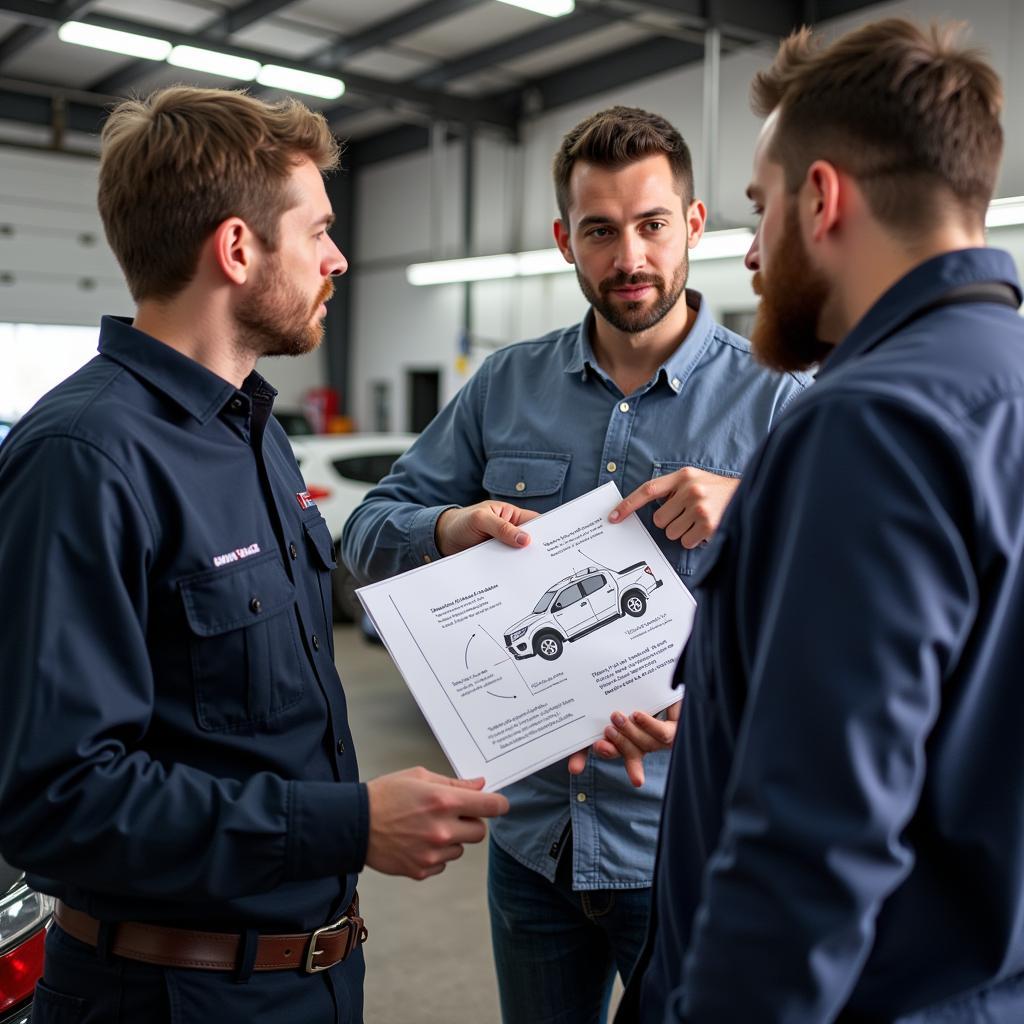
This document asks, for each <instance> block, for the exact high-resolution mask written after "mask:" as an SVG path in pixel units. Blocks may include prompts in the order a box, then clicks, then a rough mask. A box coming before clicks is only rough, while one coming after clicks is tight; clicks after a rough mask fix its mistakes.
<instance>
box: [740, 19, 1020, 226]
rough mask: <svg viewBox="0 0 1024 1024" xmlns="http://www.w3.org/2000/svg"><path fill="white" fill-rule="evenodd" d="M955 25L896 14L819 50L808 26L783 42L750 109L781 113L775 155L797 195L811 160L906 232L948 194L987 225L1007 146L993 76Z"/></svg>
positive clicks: (924, 221)
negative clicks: (961, 42)
mask: <svg viewBox="0 0 1024 1024" xmlns="http://www.w3.org/2000/svg"><path fill="white" fill-rule="evenodd" d="M960 28H961V26H959V25H957V24H945V25H933V26H931V28H930V29H928V30H923V29H921V28H919V27H918V26H916V25H914V24H912V23H911V22H909V21H906V20H904V19H902V18H887V19H884V20H881V21H875V22H872V23H871V24H868V25H864V26H863V27H862V28H859V29H856V30H854V31H852V32H849V33H847V34H846V35H844V36H842V37H840V38H839V39H837V40H836V41H835V42H833V43H832V44H831V45H828V46H822V45H820V43H819V41H818V39H817V38H816V37H815V36H813V35H812V33H811V31H810V30H809V29H806V28H804V29H801V30H800V31H798V32H794V33H793V35H791V36H790V37H789V38H788V39H786V40H784V41H783V43H782V45H781V46H780V47H779V52H778V54H777V55H776V57H775V61H774V63H773V64H772V66H771V68H769V69H768V70H767V71H762V72H761V73H760V74H758V75H757V76H756V77H755V78H754V81H753V85H752V87H751V105H752V106H753V108H754V111H755V113H757V114H760V115H761V116H767V115H768V114H769V113H771V112H772V111H773V110H775V109H776V108H778V111H779V113H778V124H777V126H776V131H775V135H774V137H773V142H772V148H771V150H770V155H771V157H772V158H773V159H774V160H777V161H778V162H780V163H781V164H782V166H783V169H784V172H785V176H786V186H787V188H788V189H789V190H790V191H791V192H795V191H796V190H797V189H799V188H800V185H801V184H802V183H803V180H804V177H805V176H806V174H807V168H808V167H809V166H810V165H811V164H812V163H813V162H814V161H815V160H817V159H825V160H828V161H829V162H831V163H834V164H835V165H836V166H837V167H838V168H839V169H841V170H844V171H845V172H846V173H848V174H850V175H851V176H852V177H853V178H855V179H856V181H857V182H858V184H859V185H860V187H861V189H862V190H863V192H864V196H865V198H866V200H867V202H868V205H869V206H870V208H871V211H872V213H873V214H874V215H875V217H877V218H878V219H879V220H881V221H883V222H885V223H886V224H887V225H888V226H889V227H890V228H892V229H893V230H894V231H896V232H898V233H903V234H910V233H912V232H914V231H916V230H919V229H921V228H923V227H925V226H926V225H928V224H929V223H934V217H935V214H936V212H937V210H938V208H939V205H940V204H942V203H944V202H948V201H950V200H952V202H953V203H955V204H958V205H959V206H960V207H961V209H962V210H963V211H964V212H965V213H966V214H967V216H968V218H969V220H970V221H971V222H972V223H974V224H977V223H978V222H979V221H980V222H981V223H984V218H985V210H986V208H987V206H988V203H989V200H990V199H991V197H992V192H993V190H994V188H995V183H996V176H997V174H998V172H999V162H1000V159H1001V157H1002V151H1003V130H1002V126H1001V125H1000V123H999V115H1000V113H1001V111H1002V106H1003V90H1002V85H1001V83H1000V81H999V76H998V75H997V74H996V73H995V71H994V70H993V69H992V67H991V65H989V64H988V63H987V62H986V61H985V60H984V58H983V57H982V55H981V54H980V53H979V52H978V51H976V50H967V49H963V48H960V47H959V46H958V45H957V40H958V36H959V32H960Z"/></svg>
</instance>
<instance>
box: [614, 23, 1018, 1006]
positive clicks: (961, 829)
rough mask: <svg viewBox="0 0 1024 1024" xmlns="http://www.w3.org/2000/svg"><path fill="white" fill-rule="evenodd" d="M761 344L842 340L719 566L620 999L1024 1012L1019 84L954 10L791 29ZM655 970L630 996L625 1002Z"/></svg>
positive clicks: (762, 268) (785, 348)
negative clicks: (650, 900) (994, 228)
mask: <svg viewBox="0 0 1024 1024" xmlns="http://www.w3.org/2000/svg"><path fill="white" fill-rule="evenodd" d="M753 94H754V101H755V108H756V110H757V112H758V113H759V114H761V115H762V116H763V115H767V120H766V122H765V125H764V128H763V130H762V132H761V136H760V139H759V141H758V145H757V151H756V155H755V158H754V172H753V180H752V183H751V185H750V188H749V194H750V197H751V199H752V200H753V202H754V204H755V206H756V208H757V209H758V211H759V213H760V227H759V230H758V234H757V236H756V237H755V240H754V242H753V245H752V247H751V250H750V254H749V256H748V258H747V263H748V266H749V267H750V268H751V269H752V270H754V271H755V272H756V273H755V277H754V287H755V290H756V291H758V292H760V294H761V295H762V305H761V308H760V310H759V312H758V319H757V322H756V326H755V329H754V334H753V341H754V344H755V349H756V350H757V351H758V352H759V353H760V354H761V355H762V356H763V357H764V359H765V360H766V361H767V362H769V363H770V364H772V365H774V366H777V367H779V368H786V369H794V368H798V367H804V366H807V365H808V364H809V363H811V362H817V361H820V360H822V359H823V360H824V368H823V369H822V371H821V372H820V374H819V375H818V382H817V383H816V384H815V386H814V388H813V389H812V390H811V391H809V392H808V393H807V394H805V395H804V396H802V397H801V398H800V399H799V400H798V401H796V402H794V403H793V405H792V406H791V408H790V409H789V410H787V413H786V415H785V416H784V417H783V418H782V419H781V421H780V422H779V424H778V425H777V427H776V429H775V431H774V432H773V433H772V435H771V436H770V437H769V438H768V440H767V441H766V442H765V444H764V446H763V447H762V449H761V451H760V452H759V453H758V454H757V455H756V456H755V458H754V459H753V460H752V461H751V463H750V465H749V466H748V468H747V472H746V474H745V475H744V479H743V483H742V484H741V485H740V488H739V490H738V491H737V493H736V496H735V497H734V499H733V501H732V504H731V506H730V508H729V510H728V512H727V514H726V516H725V519H724V520H723V522H722V524H721V527H720V529H719V531H718V534H717V536H716V539H715V540H714V541H713V542H712V545H711V548H710V549H709V550H708V551H707V553H706V555H707V559H706V561H705V564H704V565H703V566H702V567H701V580H700V581H699V587H698V591H697V600H698V611H697V620H696V626H695V630H694V633H693V635H692V637H691V638H690V642H689V645H688V646H687V648H686V652H685V655H684V658H683V672H682V679H683V681H684V682H685V685H686V698H685V700H684V702H683V712H682V721H681V724H680V731H679V738H678V740H677V742H676V745H675V749H674V752H673V757H672V765H671V769H670V772H669V782H668V789H667V792H666V796H665V815H664V821H663V823H662V830H661V840H660V847H659V852H658V870H657V875H656V881H655V896H654V911H653V914H654V920H653V923H652V937H653V942H652V943H651V945H650V948H649V949H648V951H647V953H646V954H645V958H644V961H642V966H641V967H638V970H637V973H636V976H635V977H634V979H633V981H632V982H631V984H630V988H629V990H628V991H627V995H626V1000H625V1002H624V1004H623V1008H622V1012H621V1014H620V1017H619V1018H618V1019H619V1020H620V1021H622V1022H626V1021H636V1020H641V1021H643V1022H645V1024H667V1022H676V1021H687V1022H691V1024H711V1022H721V1024H725V1022H729V1024H734V1022H737V1021H751V1022H753V1021H757V1022H767V1021H780V1022H781V1021H786V1022H789V1024H812V1022H813V1024H821V1022H827V1021H843V1022H849V1024H853V1022H860V1021H878V1022H882V1021H884V1022H889V1024H893V1022H899V1024H911V1022H914V1024H918V1022H920V1024H923V1022H925V1021H935V1022H937V1021H943V1022H964V1024H967V1022H972V1024H973V1022H978V1021H986V1022H990V1024H1009V1022H1019V1021H1022V1020H1024V924H1022V922H1024V801H1022V799H1021V793H1022V791H1024V744H1022V743H1021V738H1020V723H1021V716H1022V714H1024V695H1022V691H1021V680H1022V674H1021V650H1020V640H1021V623H1022V622H1024V563H1022V559H1024V487H1022V480H1024V324H1022V321H1021V319H1020V317H1019V316H1018V314H1017V309H1016V307H1017V306H1018V304H1019V303H1020V300H1021V291H1020V286H1019V284H1018V281H1017V274H1016V272H1015V270H1014V266H1013V263H1012V261H1011V260H1010V258H1009V256H1008V255H1007V254H1006V253H1003V252H998V251H994V250H989V249H985V248H983V246H984V242H985V233H984V225H985V213H986V209H987V206H988V202H989V200H990V198H991V195H992V190H993V187H994V185H995V181H996V177H997V173H998V168H999V160H1000V156H1001V153H1002V129H1001V127H1000V123H999V115H1000V111H1001V107H1002V90H1001V86H1000V83H999V79H998V77H997V76H996V74H995V73H994V71H993V70H992V68H991V67H990V66H989V65H988V64H987V63H985V62H984V61H983V60H982V59H981V57H980V56H978V54H977V53H975V52H973V51H969V50H964V49H961V48H960V47H959V46H958V45H957V43H956V39H955V34H954V33H953V32H952V31H951V30H950V29H948V28H942V27H936V28H932V29H931V30H929V31H922V30H921V29H919V28H917V27H916V26H914V25H912V24H910V23H909V22H906V21H901V20H895V19H893V20H887V21H880V22H876V23H873V24H869V25H866V26H864V27H863V28H861V29H858V30H856V31H854V32H851V33H850V34H848V35H846V36H844V37H842V38H840V39H838V40H836V41H835V42H834V43H833V44H832V45H830V46H827V47H821V46H818V45H816V40H814V39H813V38H812V37H811V35H810V33H809V32H808V31H806V30H805V31H803V32H801V33H798V34H796V35H794V36H793V37H791V38H790V39H789V40H787V41H785V42H784V43H783V44H782V46H781V48H780V50H779V53H778V56H777V57H776V60H775V63H774V64H773V65H772V67H771V68H770V69H769V70H767V71H765V72H762V73H761V74H760V75H758V76H757V78H756V79H755V82H754V90H753ZM637 997H639V1004H640V1005H639V1008H638V1007H637V1005H636V1002H637Z"/></svg>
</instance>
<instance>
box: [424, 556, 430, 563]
mask: <svg viewBox="0 0 1024 1024" xmlns="http://www.w3.org/2000/svg"><path fill="white" fill-rule="evenodd" d="M429 561H430V555H424V556H423V564H424V565H426V564H427V562H429Z"/></svg>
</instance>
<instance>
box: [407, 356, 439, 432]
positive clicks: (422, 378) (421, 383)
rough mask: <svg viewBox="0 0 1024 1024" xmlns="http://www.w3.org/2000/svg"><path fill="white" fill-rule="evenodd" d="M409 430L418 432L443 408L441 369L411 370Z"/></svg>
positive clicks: (409, 380) (409, 373) (409, 382)
mask: <svg viewBox="0 0 1024 1024" xmlns="http://www.w3.org/2000/svg"><path fill="white" fill-rule="evenodd" d="M408 396H409V430H411V431H412V432H413V433H414V434H418V433H419V432H420V431H421V430H422V429H423V428H424V427H425V426H426V425H427V424H428V423H429V422H430V421H431V420H432V419H433V418H434V417H435V416H436V415H437V414H438V412H439V411H440V409H441V371H440V370H409V371H408Z"/></svg>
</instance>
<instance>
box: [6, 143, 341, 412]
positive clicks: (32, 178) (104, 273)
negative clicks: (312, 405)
mask: <svg viewBox="0 0 1024 1024" xmlns="http://www.w3.org/2000/svg"><path fill="white" fill-rule="evenodd" d="M97 173H98V164H97V162H96V161H95V160H93V159H88V158H83V157H71V156H63V155H60V154H51V153H36V152H31V151H27V150H19V149H13V148H5V147H0V324H2V323H7V324H18V323H24V324H52V325H69V326H81V327H90V328H95V327H96V326H97V325H98V324H99V320H100V316H102V315H103V314H104V313H113V314H116V315H119V316H131V315H132V311H133V309H134V305H133V303H132V300H131V296H130V295H129V294H128V289H127V288H126V287H125V284H124V280H123V278H122V277H121V270H120V268H119V267H118V265H117V261H116V260H115V259H114V255H113V253H112V252H111V251H110V249H109V247H108V246H107V243H106V239H105V238H104V237H103V225H102V224H101V223H100V218H99V214H98V212H97V210H96V176H97ZM153 244H154V245H159V244H160V240H159V239H157V238H154V239H153ZM27 338H31V339H33V341H32V344H33V347H34V348H35V349H36V352H35V353H34V356H35V357H36V358H37V359H38V361H40V362H43V363H46V362H49V363H50V364H51V365H52V366H59V367H61V368H62V370H63V369H73V367H72V366H71V365H70V364H69V362H68V352H69V351H70V350H71V349H74V350H75V351H76V352H81V353H82V360H83V361H84V359H85V358H87V357H88V355H89V352H88V351H87V350H86V349H85V348H83V347H82V341H81V335H80V333H79V332H76V331H68V332H64V333H63V334H62V333H61V332H43V333H39V332H31V331H29V332H21V333H16V332H14V331H12V330H6V331H0V375H2V376H4V378H5V380H4V381H3V392H2V393H3V396H4V405H5V406H6V408H7V411H6V412H4V413H3V414H4V415H10V414H11V413H12V410H17V411H19V412H23V411H24V399H23V397H22V396H30V395H31V396H35V395H36V393H37V391H38V389H39V386H40V379H39V377H38V375H37V374H35V373H34V372H30V370H29V364H28V363H27V362H26V361H25V358H24V356H25V351H24V346H25V344H26V341H25V340H24V339H27ZM51 339H52V340H51ZM69 346H71V348H69ZM260 370H261V372H263V373H264V374H265V375H266V376H267V377H268V378H269V379H270V380H271V381H272V382H273V383H274V386H275V387H277V388H278V390H279V391H280V392H281V395H280V398H279V399H278V402H279V404H282V405H289V406H297V405H299V404H300V402H301V396H302V394H303V393H304V392H305V391H306V389H307V388H310V387H314V386H316V385H318V384H322V383H323V379H324V375H325V369H324V356H323V353H322V352H317V353H313V354H311V355H309V356H304V357H303V358H301V359H274V360H264V361H263V362H262V363H261V365H260ZM44 376H47V377H48V376H52V374H44ZM12 378H15V379H12ZM53 383H55V381H54V382H53ZM0 411H2V410H0Z"/></svg>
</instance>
